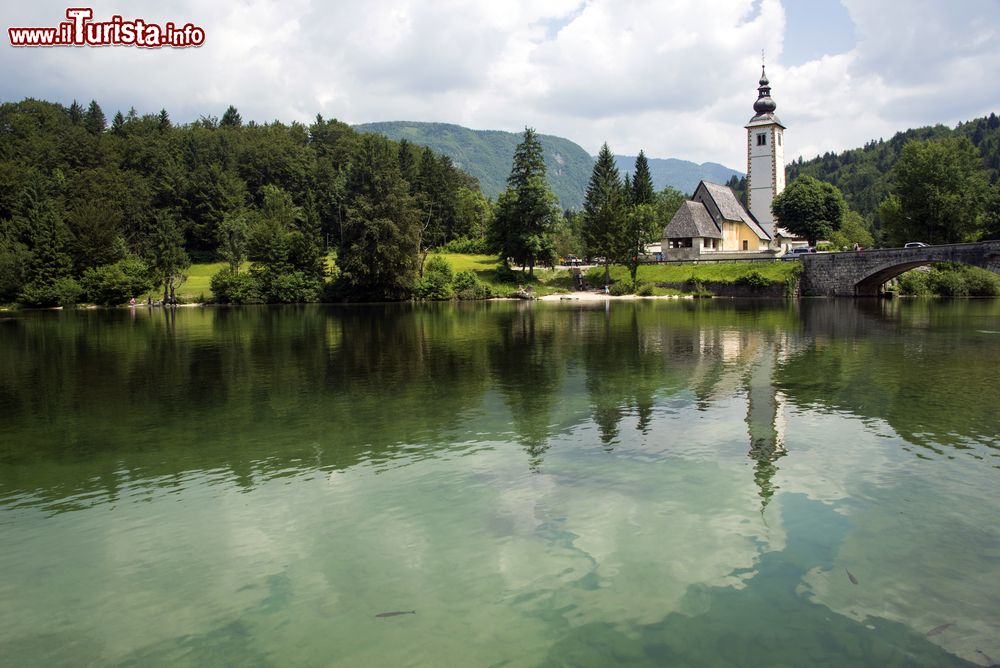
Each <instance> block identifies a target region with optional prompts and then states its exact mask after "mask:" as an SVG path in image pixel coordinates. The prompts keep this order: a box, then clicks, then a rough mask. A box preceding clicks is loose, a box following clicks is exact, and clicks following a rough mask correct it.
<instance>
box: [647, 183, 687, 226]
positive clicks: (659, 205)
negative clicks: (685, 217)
mask: <svg viewBox="0 0 1000 668" xmlns="http://www.w3.org/2000/svg"><path fill="white" fill-rule="evenodd" d="M685 201H687V196H686V195H685V194H684V193H682V192H681V191H680V190H678V189H677V188H674V187H673V186H664V188H663V190H661V191H660V192H658V193H656V198H655V199H654V201H653V206H655V207H656V217H657V219H659V221H660V222H661V223H662V224H663V225H666V224H667V223H669V222H670V219H671V218H673V217H674V214H675V213H677V210H678V209H680V208H681V205H682V204H684V202H685Z"/></svg>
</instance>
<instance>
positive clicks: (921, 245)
mask: <svg viewBox="0 0 1000 668" xmlns="http://www.w3.org/2000/svg"><path fill="white" fill-rule="evenodd" d="M928 246H930V244H925V243H924V242H923V241H910V242H907V243H905V244H903V248H927V247H928Z"/></svg>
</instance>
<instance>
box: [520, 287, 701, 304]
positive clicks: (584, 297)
mask: <svg viewBox="0 0 1000 668" xmlns="http://www.w3.org/2000/svg"><path fill="white" fill-rule="evenodd" d="M537 299H538V301H542V302H557V301H578V302H602V301H622V300H625V301H634V300H636V299H693V297H692V296H691V295H651V296H649V297H643V296H640V295H620V296H615V295H606V294H604V293H603V292H601V291H600V290H584V291H582V292H568V293H567V292H562V293H556V294H552V295H545V296H544V297H538V298H537Z"/></svg>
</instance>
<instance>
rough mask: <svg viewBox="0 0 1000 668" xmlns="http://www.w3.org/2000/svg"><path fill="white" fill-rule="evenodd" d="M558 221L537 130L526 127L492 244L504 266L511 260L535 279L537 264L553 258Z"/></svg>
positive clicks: (517, 151) (498, 216)
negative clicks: (554, 233)
mask: <svg viewBox="0 0 1000 668" xmlns="http://www.w3.org/2000/svg"><path fill="white" fill-rule="evenodd" d="M558 218H559V209H558V207H557V205H556V197H555V195H553V194H552V190H551V189H550V188H549V184H548V182H547V181H546V180H545V157H544V154H543V152H542V144H541V142H540V141H539V140H538V136H537V135H536V134H535V131H534V129H532V128H525V129H524V135H523V136H522V139H521V143H519V144H518V145H517V148H516V149H515V150H514V161H513V164H512V165H511V170H510V176H508V177H507V190H506V191H505V192H504V193H502V194H501V195H500V198H499V201H498V205H497V214H496V216H494V226H493V227H494V229H493V230H492V231H491V233H490V235H489V240H490V244H491V246H492V248H493V249H494V250H497V251H499V252H500V257H501V259H502V260H503V262H504V266H509V265H508V258H509V259H512V260H514V262H516V263H518V264H519V265H521V266H522V267H528V276H532V277H533V276H534V273H535V264H536V262H539V261H551V260H552V259H553V258H554V254H555V250H554V247H553V245H552V231H553V229H554V227H555V224H556V221H557V220H558Z"/></svg>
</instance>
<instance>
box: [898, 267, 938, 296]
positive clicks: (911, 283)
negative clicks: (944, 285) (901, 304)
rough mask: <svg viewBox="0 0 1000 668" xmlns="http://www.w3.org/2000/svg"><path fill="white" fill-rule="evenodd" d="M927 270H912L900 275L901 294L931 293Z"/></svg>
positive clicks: (917, 294)
mask: <svg viewBox="0 0 1000 668" xmlns="http://www.w3.org/2000/svg"><path fill="white" fill-rule="evenodd" d="M927 274H928V272H926V271H919V270H916V269H914V270H911V271H907V272H905V273H903V274H900V276H899V294H901V295H910V296H921V295H929V294H930V293H931V291H930V288H929V287H928V286H927Z"/></svg>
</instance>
